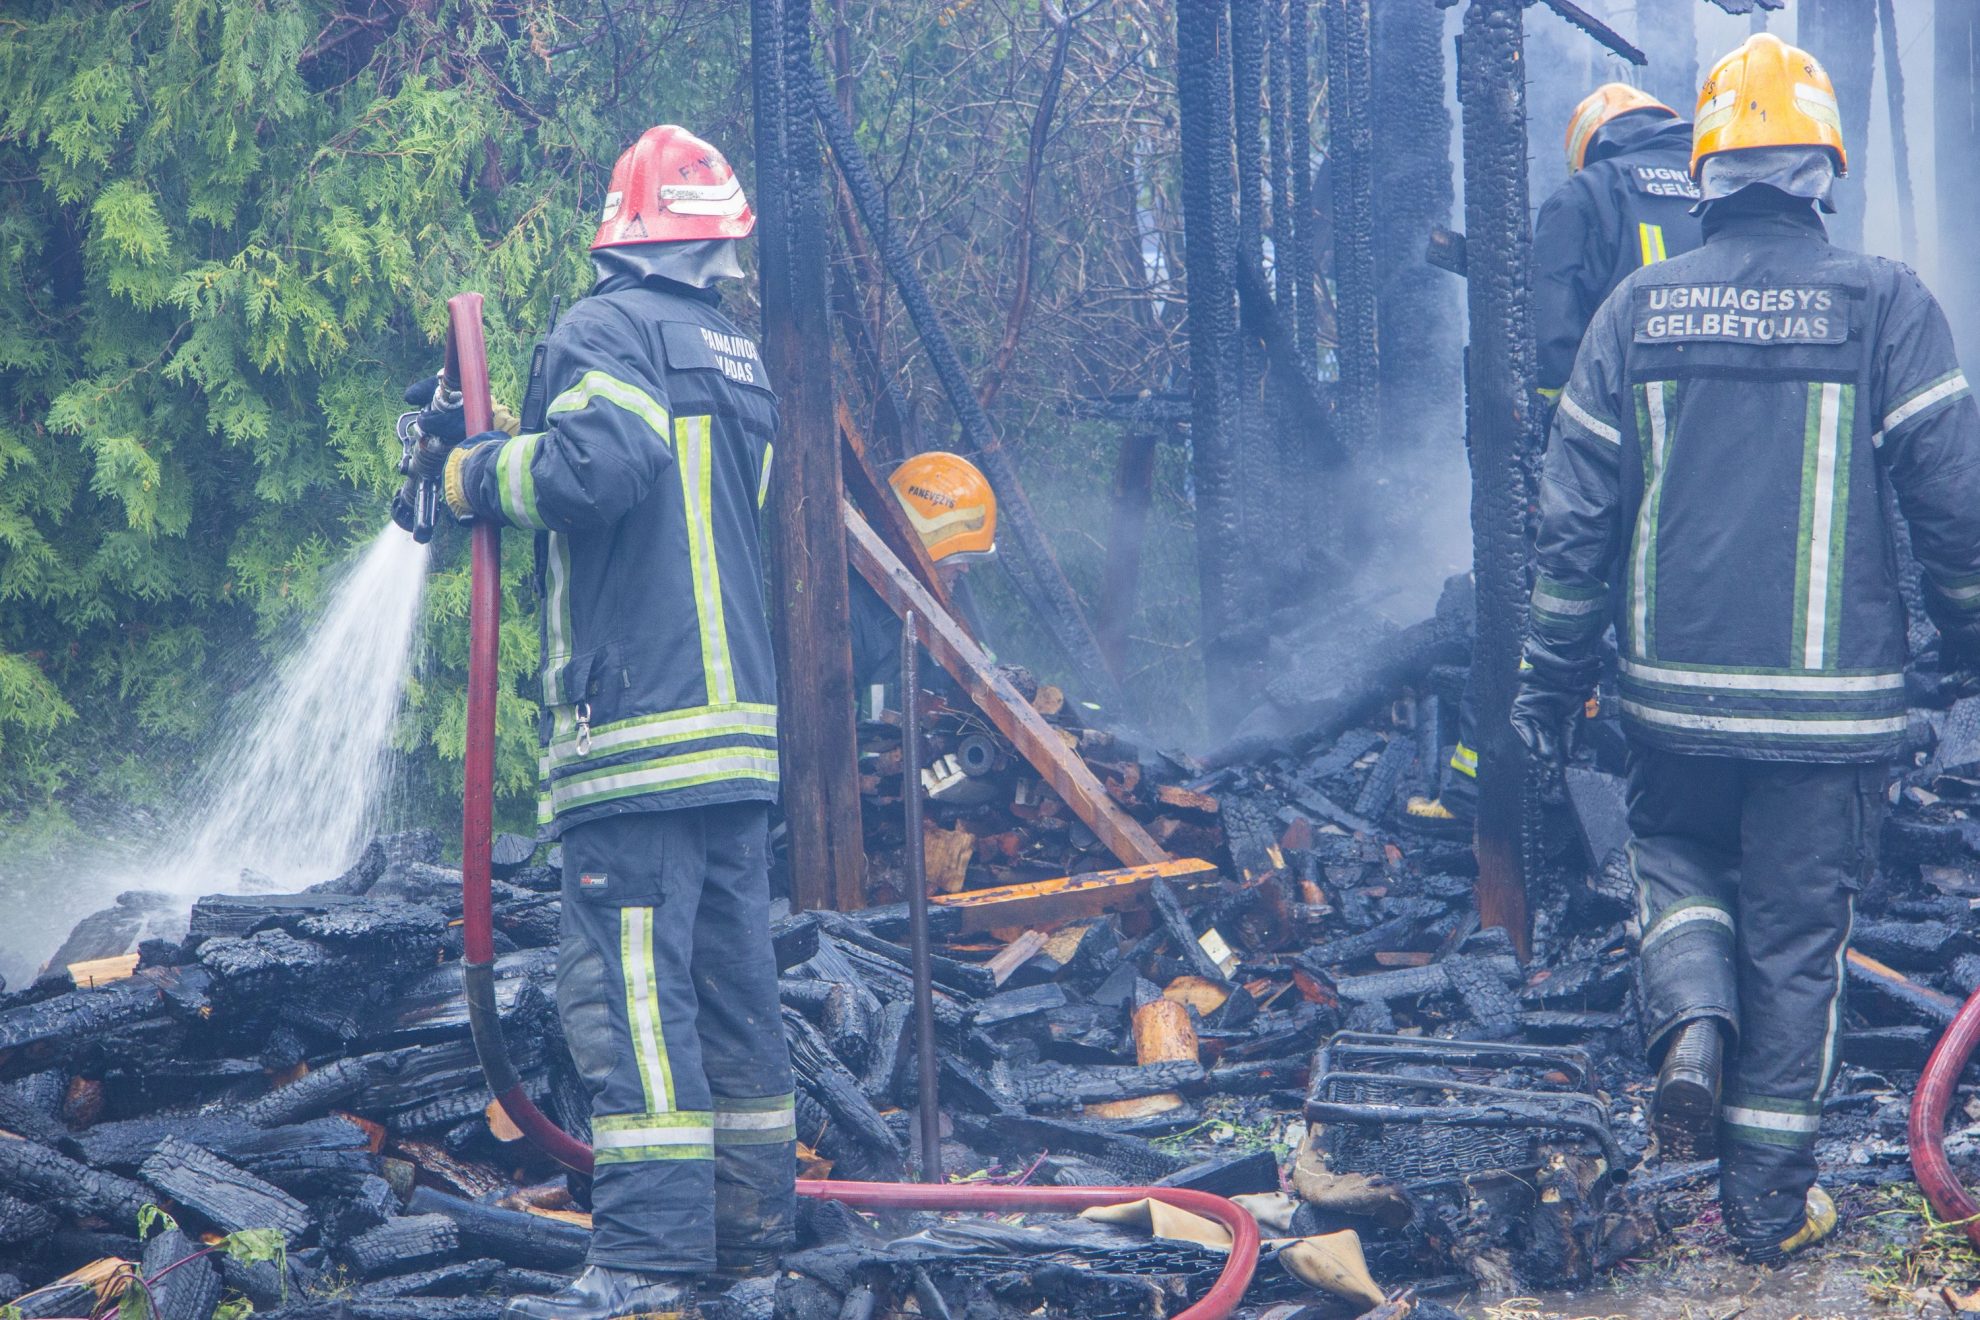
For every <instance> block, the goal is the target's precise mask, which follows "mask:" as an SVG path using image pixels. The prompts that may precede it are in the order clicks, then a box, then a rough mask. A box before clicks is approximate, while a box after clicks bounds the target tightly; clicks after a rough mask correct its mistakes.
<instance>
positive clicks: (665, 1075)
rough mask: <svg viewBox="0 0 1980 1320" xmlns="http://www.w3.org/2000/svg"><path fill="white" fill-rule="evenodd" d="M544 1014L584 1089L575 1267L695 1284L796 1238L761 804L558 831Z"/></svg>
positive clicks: (791, 1119) (791, 1127) (786, 1061)
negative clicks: (583, 1242)
mask: <svg viewBox="0 0 1980 1320" xmlns="http://www.w3.org/2000/svg"><path fill="white" fill-rule="evenodd" d="M563 847H564V877H563V947H562V950H561V952H560V955H559V959H558V964H557V1012H558V1016H559V1018H560V1019H561V1020H562V1022H563V1026H564V1036H565V1039H566V1040H567V1041H568V1042H569V1044H570V1050H571V1057H572V1059H573V1060H574V1061H575V1063H576V1064H577V1068H578V1072H579V1073H580V1074H581V1075H582V1076H583V1078H584V1082H585V1085H586V1086H587V1087H588V1088H589V1089H590V1091H591V1141H592V1147H593V1149H594V1150H595V1152H596V1157H597V1168H596V1172H595V1173H594V1175H593V1182H592V1190H591V1205H592V1239H591V1255H590V1263H592V1264H594V1265H604V1266H609V1267H611V1268H613V1269H626V1270H644V1271H648V1272H659V1273H681V1274H699V1273H705V1272H707V1271H709V1270H710V1269H713V1268H714V1267H716V1266H717V1265H718V1264H726V1263H730V1262H732V1261H741V1260H744V1259H746V1258H747V1257H749V1256H750V1255H752V1254H754V1253H757V1252H761V1251H764V1250H769V1251H783V1250H787V1249H788V1248H789V1247H790V1246H791V1245H792V1241H793V1234H794V1230H795V1209H796V1206H795V1195H796V1193H795V1189H794V1182H793V1180H794V1178H795V1177H796V1135H797V1133H796V1126H795V1125H796V1118H795V1115H794V1112H793V1108H792V1082H791V1062H790V1054H789V1051H788V1049H787V1047H786V1045H785V1041H784V1021H783V1014H782V1010H781V1009H780V1007H779V1005H778V1000H777V965H776V959H775V955H774V954H773V953H772V952H771V948H770V880H769V872H768V866H769V809H768V808H767V807H766V806H765V805H764V804H762V803H760V802H743V803H734V804H730V805H725V806H715V807H701V808H695V809H690V810H682V811H648V812H632V813H627V814H622V815H617V816H608V817H605V818H604V819H602V820H595V821H589V822H586V823H584V824H581V825H575V826H572V827H571V828H569V829H567V830H565V831H564V835H563Z"/></svg>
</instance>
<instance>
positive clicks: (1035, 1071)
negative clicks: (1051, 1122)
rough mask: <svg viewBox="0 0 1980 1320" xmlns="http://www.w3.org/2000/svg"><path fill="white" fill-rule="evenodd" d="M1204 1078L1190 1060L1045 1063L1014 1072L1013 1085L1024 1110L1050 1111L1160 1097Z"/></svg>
mask: <svg viewBox="0 0 1980 1320" xmlns="http://www.w3.org/2000/svg"><path fill="white" fill-rule="evenodd" d="M1204 1076H1205V1074H1204V1071H1203V1065H1202V1064H1200V1063H1197V1062H1196V1061H1195V1060H1193V1059H1188V1060H1176V1061H1173V1062H1169V1063H1146V1064H1133V1065H1127V1064H1123V1065H1116V1066H1111V1067H1109V1066H1102V1067H1097V1068H1069V1067H1067V1066H1065V1065H1064V1064H1049V1063H1048V1064H1038V1065H1035V1066H1033V1067H1029V1068H1019V1069H1017V1070H1016V1071H1015V1075H1014V1076H1013V1078H1012V1086H1013V1089H1015V1091H1016V1092H1017V1095H1018V1097H1019V1099H1020V1100H1021V1101H1022V1102H1023V1104H1024V1107H1025V1108H1026V1109H1030V1110H1043V1111H1048V1112H1049V1111H1053V1110H1064V1109H1074V1108H1077V1107H1078V1106H1080V1105H1089V1104H1102V1103H1106V1102H1110V1101H1115V1100H1137V1099H1140V1098H1141V1097H1143V1096H1150V1095H1161V1094H1163V1093H1165V1092H1172V1091H1175V1090H1176V1089H1177V1088H1179V1087H1184V1086H1194V1085H1196V1084H1197V1083H1199V1082H1201V1081H1202V1080H1203V1079H1204Z"/></svg>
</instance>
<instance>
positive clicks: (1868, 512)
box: [1512, 33, 1980, 1262]
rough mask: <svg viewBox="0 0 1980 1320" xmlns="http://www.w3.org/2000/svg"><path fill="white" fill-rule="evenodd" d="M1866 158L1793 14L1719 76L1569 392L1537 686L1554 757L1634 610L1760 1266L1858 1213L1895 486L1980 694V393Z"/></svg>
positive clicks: (1647, 766)
mask: <svg viewBox="0 0 1980 1320" xmlns="http://www.w3.org/2000/svg"><path fill="white" fill-rule="evenodd" d="M1847 165H1848V160H1847V157H1846V156H1845V154H1844V144H1843V140H1842V132H1841V127H1840V120H1839V118H1838V115H1837V108H1836V101H1835V94H1834V90H1833V88H1832V87H1831V85H1830V82H1829V78H1828V75H1827V74H1826V73H1824V72H1823V70H1822V68H1821V66H1820V65H1819V64H1817V63H1816V61H1815V60H1814V58H1813V57H1812V56H1810V55H1808V54H1807V53H1806V52H1804V51H1800V50H1796V49H1794V48H1792V47H1790V46H1787V45H1784V44H1783V43H1782V42H1781V41H1780V39H1779V38H1777V37H1773V36H1769V35H1766V34H1764V33H1763V34H1760V35H1756V36H1754V37H1752V38H1750V39H1749V40H1748V41H1747V42H1746V43H1745V44H1744V45H1743V46H1741V47H1740V48H1739V49H1738V50H1736V51H1734V52H1733V53H1732V54H1731V55H1728V56H1727V57H1725V58H1724V59H1722V60H1721V61H1720V62H1719V63H1718V65H1717V66H1716V67H1715V68H1714V69H1713V70H1712V73H1711V76H1710V77H1708V78H1707V79H1706V81H1705V84H1704V87H1703V89H1702V91H1701V92H1700V94H1699V102H1698V118H1697V139H1696V142H1695V143H1694V145H1693V149H1692V167H1691V168H1692V171H1693V174H1694V176H1695V177H1696V178H1697V180H1698V183H1699V185H1700V188H1701V191H1702V195H1703V201H1702V203H1701V204H1700V207H1699V209H1700V212H1701V217H1702V220H1703V225H1704V234H1705V242H1704V246H1702V247H1701V248H1699V249H1698V250H1696V251H1694V252H1690V253H1687V254H1685V255H1683V256H1673V257H1671V258H1670V259H1669V260H1667V261H1664V262H1660V263H1658V264H1656V265H1653V266H1650V267H1647V268H1646V269H1644V270H1642V271H1639V272H1637V273H1635V274H1633V275H1630V276H1629V277H1627V278H1626V279H1624V280H1623V282H1622V284H1621V286H1620V287H1619V288H1618V289H1617V290H1616V292H1615V293H1614V294H1613V295H1612V296H1611V297H1610V298H1609V299H1608V301H1607V302H1605V303H1603V304H1602V307H1601V309H1600V310H1599V311H1598V312H1597V313H1596V316H1595V320H1594V322H1593V323H1592V324H1591V325H1590V327H1589V330H1588V334H1587V337H1586V339H1585V340H1584V341H1583V343H1582V345H1581V351H1580V353H1579V355H1578V356H1577V358H1576V359H1575V365H1574V373H1573V376H1572V378H1571V379H1570V380H1569V382H1568V385H1567V388H1566V390H1565V391H1564V392H1563V393H1562V395H1561V397H1560V405H1559V408H1558V410H1557V411H1556V413H1555V417H1554V425H1553V432H1552V443H1551V445H1550V447H1549V449H1548V451H1547V456H1546V466H1545V473H1544V478H1543V481H1542V485H1541V494H1540V526H1539V537H1538V547H1537V569H1538V575H1537V579H1536V581H1535V583H1534V587H1533V598H1532V628H1531V633H1530V636H1529V639H1528V642H1527V645H1526V654H1525V661H1526V667H1525V668H1524V669H1523V672H1522V675H1521V680H1520V689H1519V693H1518V696H1517V698H1516V699H1515V702H1514V706H1513V716H1512V720H1513V726H1514V728H1515V730H1516V731H1517V732H1518V734H1519V736H1520V739H1521V741H1522V742H1524V743H1525V745H1526V747H1527V748H1528V750H1529V751H1530V753H1531V754H1532V756H1533V757H1534V759H1535V761H1536V762H1537V763H1538V765H1539V767H1540V768H1541V770H1542V771H1543V772H1544V773H1548V774H1550V775H1553V776H1558V774H1559V772H1560V766H1561V757H1562V738H1563V731H1564V728H1565V726H1566V724H1567V721H1568V719H1569V718H1570V716H1571V715H1572V714H1573V713H1574V712H1575V711H1577V710H1579V709H1580V707H1581V705H1582V702H1583V701H1584V699H1585V698H1586V697H1587V696H1588V694H1589V692H1590V690H1591V689H1592V687H1593V685H1594V683H1595V678H1596V672H1597V667H1598V664H1599V660H1598V655H1599V652H1598V646H1599V643H1600V639H1601V637H1602V633H1603V631H1604V629H1605V628H1606V627H1607V626H1608V625H1609V623H1610V622H1611V621H1612V620H1613V621H1614V622H1615V624H1616V626H1617V633H1618V636H1619V638H1620V639H1621V640H1620V647H1621V672H1620V675H1619V687H1620V691H1621V698H1622V716H1623V722H1624V727H1625V729H1626V731H1627V733H1628V736H1629V741H1630V748H1631V764H1630V776H1629V823H1630V830H1631V835H1632V838H1631V841H1630V844H1629V847H1628V853H1627V855H1628V859H1629V866H1630V870H1631V872H1632V874H1633V877H1634V879H1635V882H1636V885H1637V890H1638V893H1639V903H1640V919H1641V926H1642V972H1641V982H1640V984H1641V989H1642V1004H1643V1013H1644V1019H1645V1021H1644V1027H1645V1033H1646V1035H1647V1037H1648V1039H1649V1040H1650V1042H1651V1048H1652V1050H1653V1051H1654V1052H1655V1056H1656V1057H1657V1058H1658V1059H1659V1060H1660V1063H1659V1072H1658V1079H1657V1105H1658V1107H1659V1110H1660V1114H1661V1116H1662V1119H1663V1121H1665V1122H1667V1123H1672V1124H1675V1125H1677V1126H1681V1127H1690V1128H1692V1129H1693V1130H1700V1131H1702V1130H1709V1129H1710V1128H1711V1126H1712V1124H1713V1123H1714V1122H1715V1121H1716V1124H1717V1137H1718V1146H1719V1169H1720V1202H1721V1205H1722V1208H1723V1210H1724V1215H1725V1222H1726V1226H1727V1228H1728V1229H1729V1230H1730V1231H1731V1233H1732V1235H1733V1238H1734V1240H1735V1242H1736V1243H1737V1244H1738V1246H1739V1247H1740V1248H1741V1249H1742V1250H1743V1251H1744V1252H1745V1253H1746V1254H1747V1255H1749V1256H1750V1257H1751V1258H1753V1259H1756V1260H1759V1261H1764V1262H1773V1261H1778V1260H1780V1259H1781V1258H1782V1257H1784V1256H1785V1255H1787V1254H1789V1253H1792V1252H1794V1251H1796V1250H1798V1249H1800V1248H1803V1247H1805V1246H1807V1245H1809V1244H1810V1243H1813V1242H1816V1241H1819V1240H1820V1239H1821V1238H1823V1237H1825V1236H1827V1235H1828V1234H1829V1233H1830V1232H1831V1231H1832V1230H1833V1229H1834V1227H1835V1221H1836V1215H1835V1207H1834V1205H1833V1203H1832V1202H1831V1201H1830V1199H1829V1198H1828V1196H1827V1195H1826V1194H1825V1193H1824V1192H1823V1191H1822V1189H1821V1188H1820V1187H1818V1186H1816V1183H1815V1177H1816V1165H1815V1153H1814V1144H1815V1138H1816V1133H1817V1130H1818V1128H1819V1126H1820V1122H1821V1112H1822V1102H1823V1097H1824V1096H1825V1095H1826V1094H1827V1092H1828V1088H1829V1084H1830V1081H1831V1079H1832V1078H1833V1076H1834V1074H1835V1070H1836V1065H1837V1061H1838V1047H1839V1040H1840V1036H1841V1029H1842V1014H1843V957H1844V952H1845V949H1846V946H1847V944H1848V940H1849V932H1850V922H1851V917H1852V895H1853V894H1854V892H1855V890H1856V889H1857V887H1858V886H1859V885H1860V884H1861V883H1862V881H1863V880H1864V878H1865V877H1866V876H1868V875H1869V874H1870V873H1871V871H1872V870H1873V868H1874V866H1875V864H1876V851H1877V842H1878V827H1879V823H1880V821H1881V818H1882V815H1883V811H1884V804H1885V786H1886V781H1887V778H1888V769H1889V764H1890V762H1891V759H1892V758H1893V756H1894V755H1895V754H1896V753H1897V752H1898V751H1899V749H1900V747H1901V745H1902V744H1903V740H1904V734H1905V726H1906V713H1907V704H1908V703H1907V695H1906V673H1905V670H1906V661H1907V653H1906V626H1905V624H1906V620H1905V610H1904V605H1903V603H1902V601H1901V599H1900V597H1899V592H1898V580H1897V569H1896V565H1895V563H1894V557H1893V555H1892V552H1891V544H1892V542H1891V539H1890V538H1891V534H1892V531H1893V529H1892V528H1890V527H1889V526H1887V524H1886V515H1885V511H1884V510H1885V504H1884V502H1883V500H1882V497H1881V495H1882V490H1883V488H1884V487H1885V486H1886V485H1887V484H1888V486H1889V487H1890V488H1891V490H1892V491H1893V492H1894V493H1895V495H1896V497H1897V504H1898V507H1899V509H1900V510H1901V511H1902V516H1903V517H1904V518H1905V520H1906V522H1907V523H1908V524H1909V526H1910V530H1911V538H1912V546H1913V548H1914V550H1915V552H1916V554H1917V557H1918V560H1919V562H1920V563H1921V564H1922V566H1923V568H1924V570H1925V579H1926V583H1927V588H1926V590H1927V595H1928V597H1929V598H1930V602H1931V608H1932V611H1933V615H1934V618H1935V619H1936V621H1937V622H1938V625H1939V629H1940V633H1941V643H1940V647H1941V650H1940V654H1939V658H1938V665H1939V668H1940V670H1941V672H1942V674H1946V675H1950V676H1953V677H1954V678H1955V679H1956V680H1957V681H1956V682H1955V683H1953V684H1952V686H1953V687H1954V688H1955V689H1958V690H1971V676H1972V671H1973V666H1974V664H1975V660H1976V657H1980V411H1976V409H1975V406H1974V401H1973V399H1972V397H1971V395H1970V393H1969V391H1968V388H1967V382H1966V378H1965V377H1964V376H1963V375H1962V374H1961V372H1960V369H1959V361H1958V358H1957V356H1956V355H1955V354H1954V351H1953V342H1952V335H1951V333H1950V331H1949V330H1948V328H1947V325H1946V318H1945V316H1944V314H1943V313H1942V312H1941V311H1940V309H1939V306H1938V304H1937V303H1936V302H1935V301H1934V300H1933V298H1932V295H1931V294H1930V293H1929V292H1927V291H1926V289H1925V287H1924V285H1923V284H1922V283H1920V281H1919V280H1918V277H1917V276H1916V275H1914V274H1913V273H1912V272H1911V271H1910V270H1909V269H1907V268H1906V267H1904V266H1901V265H1898V264H1897V263H1895V262H1890V261H1886V260H1883V259H1881V258H1877V257H1870V256H1863V255H1860V254H1857V253H1854V252H1848V251H1844V250H1842V249H1839V248H1836V247H1833V246H1831V245H1830V244H1829V242H1828V239H1827V237H1826V234H1825V231H1824V229H1823V226H1822V221H1821V218H1820V215H1819V213H1818V209H1829V204H1828V197H1829V192H1830V189H1831V187H1832V185H1833V183H1834V181H1835V178H1836V176H1837V175H1838V174H1840V173H1842V172H1843V171H1844V170H1845V169H1846V168H1847ZM1616 586H1620V587H1621V589H1622V590H1621V599H1620V602H1619V604H1617V605H1612V603H1611V600H1612V598H1611V591H1612V588H1613V587H1616ZM1556 782H1557V781H1556ZM1722 1064H1723V1087H1721V1072H1722V1066H1721V1065H1722Z"/></svg>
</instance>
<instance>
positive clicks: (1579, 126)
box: [1567, 82, 1677, 174]
mask: <svg viewBox="0 0 1980 1320" xmlns="http://www.w3.org/2000/svg"><path fill="white" fill-rule="evenodd" d="M1632 110H1662V111H1663V112H1664V113H1665V114H1667V115H1669V116H1670V117H1671V118H1673V119H1676V118H1677V111H1675V110H1673V109H1671V108H1670V107H1669V106H1667V105H1665V104H1664V103H1663V102H1662V101H1659V100H1658V99H1657V98H1656V97H1654V96H1652V95H1650V93H1648V92H1646V91H1644V90H1643V89H1642V88H1640V87H1631V86H1630V85H1629V84H1628V83H1619V82H1612V83H1603V84H1602V85H1601V86H1600V87H1597V88H1596V89H1595V90H1594V91H1592V92H1590V93H1589V94H1588V95H1587V96H1584V97H1583V98H1582V99H1581V104H1580V105H1578V106H1576V107H1575V108H1574V115H1573V117H1571V118H1570V119H1569V120H1568V127H1567V163H1568V173H1569V174H1573V173H1575V172H1577V171H1578V170H1580V169H1581V167H1582V166H1583V165H1584V164H1586V163H1587V161H1588V144H1589V142H1591V141H1593V140H1594V137H1595V130H1596V129H1598V128H1600V127H1602V125H1604V124H1606V123H1608V122H1609V121H1610V120H1611V119H1614V118H1615V117H1616V116H1617V115H1626V114H1628V113H1629V112H1630V111H1632Z"/></svg>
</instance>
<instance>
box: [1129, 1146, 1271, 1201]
mask: <svg viewBox="0 0 1980 1320" xmlns="http://www.w3.org/2000/svg"><path fill="white" fill-rule="evenodd" d="M1154 1185H1155V1186H1157V1187H1186V1188H1190V1189H1191V1190H1194V1191H1199V1192H1211V1193H1213V1194H1215V1195H1217V1196H1243V1195H1246V1194H1248V1193H1253V1192H1276V1191H1278V1190H1279V1160H1278V1156H1276V1155H1274V1154H1273V1153H1272V1151H1271V1150H1270V1149H1268V1148H1265V1147H1260V1148H1259V1149H1257V1150H1250V1151H1246V1152H1244V1153H1243V1154H1242V1155H1220V1156H1218V1157H1217V1158H1216V1159H1211V1160H1204V1161H1203V1162H1202V1163H1200V1164H1192V1165H1190V1166H1189V1167H1188V1168H1186V1169H1178V1170H1177V1171H1176V1172H1174V1173H1172V1174H1170V1175H1168V1176H1167V1177H1166V1178H1158V1179H1157V1180H1156V1181H1155V1184H1154Z"/></svg>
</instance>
